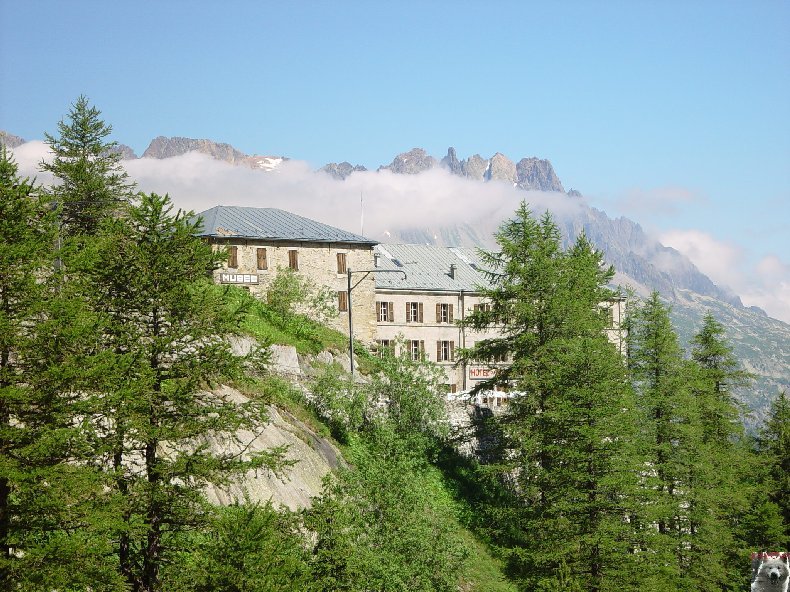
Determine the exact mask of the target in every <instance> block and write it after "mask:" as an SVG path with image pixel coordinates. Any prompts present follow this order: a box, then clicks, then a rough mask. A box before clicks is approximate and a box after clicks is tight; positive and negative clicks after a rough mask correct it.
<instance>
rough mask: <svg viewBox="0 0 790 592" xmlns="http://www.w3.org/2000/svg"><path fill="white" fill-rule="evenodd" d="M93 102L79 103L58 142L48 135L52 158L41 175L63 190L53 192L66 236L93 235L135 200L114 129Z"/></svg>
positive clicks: (61, 125) (61, 128) (82, 100)
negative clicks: (50, 177)
mask: <svg viewBox="0 0 790 592" xmlns="http://www.w3.org/2000/svg"><path fill="white" fill-rule="evenodd" d="M100 115H101V111H99V110H98V109H97V108H96V107H92V106H90V104H89V103H88V99H87V98H86V97H85V96H84V95H81V96H80V97H78V98H77V100H76V101H75V102H74V104H73V105H72V106H71V109H70V111H69V114H68V120H61V121H60V123H59V124H58V132H59V136H58V137H55V136H52V135H50V134H45V138H46V141H47V144H49V147H50V149H51V150H52V152H53V155H54V157H53V159H52V161H51V162H47V161H43V162H42V163H41V170H42V171H46V172H49V173H52V174H53V175H54V176H55V179H56V181H57V182H58V184H56V185H54V186H53V187H52V188H51V189H50V195H51V198H52V200H53V201H54V202H56V203H57V204H58V205H60V206H61V229H62V231H63V232H64V234H65V235H66V236H76V235H81V234H87V235H91V234H94V233H95V232H96V230H97V229H98V227H99V224H100V223H101V221H102V220H103V219H104V218H106V217H107V216H111V215H113V214H117V213H119V212H120V211H123V209H124V208H125V207H126V205H127V204H128V202H129V201H130V200H131V198H132V187H133V185H132V183H130V182H129V179H128V175H127V174H126V172H125V171H124V169H123V166H122V165H121V153H120V152H119V151H118V150H117V146H118V144H117V142H110V141H107V137H108V136H109V135H110V134H111V133H112V126H110V125H108V124H106V123H105V122H104V121H103V120H102V119H101V118H100Z"/></svg>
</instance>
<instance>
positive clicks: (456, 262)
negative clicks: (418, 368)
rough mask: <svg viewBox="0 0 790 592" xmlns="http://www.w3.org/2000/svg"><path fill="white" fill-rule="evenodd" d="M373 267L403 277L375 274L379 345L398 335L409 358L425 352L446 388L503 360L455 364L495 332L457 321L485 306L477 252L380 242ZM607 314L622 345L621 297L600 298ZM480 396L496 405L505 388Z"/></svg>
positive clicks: (465, 386) (462, 387) (466, 385)
mask: <svg viewBox="0 0 790 592" xmlns="http://www.w3.org/2000/svg"><path fill="white" fill-rule="evenodd" d="M375 254H376V261H375V265H376V267H377V268H378V269H388V270H390V269H396V270H401V271H404V272H405V273H406V276H405V278H404V276H403V275H402V274H395V273H381V274H377V276H376V302H375V310H376V319H377V322H378V331H377V335H378V337H377V339H378V345H379V347H389V346H392V345H393V344H394V342H395V340H396V339H397V338H398V336H402V337H403V339H404V340H405V347H407V348H408V349H409V351H410V353H411V355H412V356H413V357H415V358H416V357H417V356H419V355H424V356H425V357H426V358H427V359H429V360H431V361H432V362H436V363H437V364H438V365H439V366H440V367H441V368H442V369H443V371H444V374H445V380H446V389H447V392H449V393H455V392H464V391H468V390H471V389H472V388H473V387H474V386H475V384H476V383H477V382H479V381H482V380H485V379H487V378H491V377H492V376H493V374H494V373H495V372H496V371H497V368H498V367H501V366H505V365H507V360H501V361H498V362H495V363H488V362H481V363H471V364H461V363H457V362H456V359H455V350H456V349H457V348H459V347H460V348H470V347H472V346H473V345H474V344H475V343H476V342H477V341H479V340H481V339H486V338H491V337H497V336H499V329H498V328H496V327H492V328H490V329H487V330H486V331H484V332H481V331H473V330H471V329H464V328H462V327H459V326H458V325H457V324H456V322H455V321H457V320H461V319H463V318H464V316H465V315H467V314H468V313H469V312H471V311H473V310H475V308H476V307H478V306H487V305H488V304H487V303H486V301H485V300H484V299H483V298H482V297H481V296H480V288H481V286H486V285H487V280H486V277H485V275H484V274H483V271H482V262H481V261H480V259H479V257H478V254H477V251H476V250H474V249H467V248H460V247H449V248H448V247H437V246H431V245H402V244H379V245H377V246H376V247H375ZM601 306H602V307H605V308H608V309H609V311H610V314H611V324H610V329H608V330H607V333H608V336H609V339H610V340H611V341H612V342H613V343H615V345H618V347H620V348H621V350H622V346H623V340H622V336H621V333H620V324H621V321H622V314H623V312H624V308H623V301H622V300H620V299H616V300H613V301H611V302H604V303H601ZM480 396H481V397H483V400H481V401H479V402H482V403H484V404H488V405H489V406H498V405H499V404H501V403H502V402H504V401H506V400H507V398H508V395H507V393H504V392H502V393H501V392H498V391H497V392H493V393H486V394H483V395H480Z"/></svg>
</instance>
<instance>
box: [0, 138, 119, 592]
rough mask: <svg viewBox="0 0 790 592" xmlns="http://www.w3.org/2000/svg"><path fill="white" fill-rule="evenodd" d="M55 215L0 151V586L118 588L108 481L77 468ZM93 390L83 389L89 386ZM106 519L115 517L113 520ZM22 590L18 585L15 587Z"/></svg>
mask: <svg viewBox="0 0 790 592" xmlns="http://www.w3.org/2000/svg"><path fill="white" fill-rule="evenodd" d="M54 237H55V215H54V211H53V209H52V207H51V205H50V204H49V203H48V200H47V199H46V197H45V196H44V194H43V191H41V190H40V189H39V188H37V187H35V186H34V185H33V184H32V183H31V182H30V181H29V180H28V179H21V178H19V177H18V175H17V167H16V164H15V163H14V162H13V160H12V158H11V156H10V154H9V153H8V152H7V151H6V149H5V147H3V148H2V153H0V414H1V415H2V419H1V420H0V542H1V543H2V548H3V556H2V558H0V582H2V587H3V588H4V589H5V588H7V589H12V588H13V589H20V590H39V589H63V588H64V587H66V586H67V585H83V586H86V585H87V586H95V587H101V588H102V589H106V590H112V589H118V585H119V584H120V581H119V579H118V578H117V577H116V576H115V573H114V569H113V568H112V566H111V565H110V563H109V561H107V553H108V551H109V548H108V545H107V544H106V541H105V540H102V538H101V537H100V536H94V535H95V534H96V532H95V530H94V529H93V528H92V526H93V523H94V518H97V517H98V516H99V515H101V514H103V510H102V504H98V505H95V502H96V500H97V499H98V498H100V497H101V495H100V494H101V483H100V482H99V481H98V480H97V479H95V476H94V475H93V473H92V471H90V470H89V469H88V468H87V467H85V466H84V465H81V464H79V463H78V462H77V463H75V462H74V461H79V460H81V459H84V458H85V456H84V453H85V452H86V450H85V444H86V442H85V439H84V437H83V436H84V434H83V432H82V431H81V429H80V425H79V423H77V422H75V416H76V414H77V413H78V410H77V409H75V408H74V407H73V403H74V399H75V396H74V392H75V391H77V390H78V389H79V384H80V382H79V381H78V380H75V379H74V374H78V373H79V369H80V368H81V365H80V363H79V362H80V360H78V359H76V358H75V357H74V352H75V350H82V347H81V346H79V345H78V344H79V342H80V341H82V340H83V339H84V338H87V339H88V340H90V330H89V329H90V327H88V326H87V325H86V324H85V323H84V322H80V323H77V322H74V321H75V319H76V318H78V317H79V315H78V314H76V313H77V309H78V308H79V307H78V305H77V303H76V302H75V301H74V300H72V299H70V298H69V297H68V296H67V294H65V293H64V292H62V291H60V290H55V289H54V287H55V286H57V285H59V282H58V279H57V277H56V276H57V274H56V273H55V272H54V271H53V264H54V250H53V246H54ZM82 384H84V383H82ZM105 517H106V515H105ZM12 583H13V584H12Z"/></svg>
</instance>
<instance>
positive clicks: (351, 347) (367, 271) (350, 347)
mask: <svg viewBox="0 0 790 592" xmlns="http://www.w3.org/2000/svg"><path fill="white" fill-rule="evenodd" d="M352 273H364V274H365V275H363V276H362V277H361V278H359V280H357V283H356V284H354V285H353V286H352V285H351V274H352ZM371 273H402V274H403V279H404V280H405V279H406V277H407V276H406V272H405V271H403V270H401V269H359V270H357V271H351V268H348V269H347V270H346V274H347V276H348V359H349V361H350V362H351V379H352V380H353V379H354V331H353V324H352V322H351V311H352V310H353V308H352V307H351V290H353V289H354V288H356V287H357V286H358V285H359V284H360V283H361V282H362V280H364V279H365V278H366V277H368V276H369V275H370V274H371Z"/></svg>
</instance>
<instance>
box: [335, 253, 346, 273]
mask: <svg viewBox="0 0 790 592" xmlns="http://www.w3.org/2000/svg"><path fill="white" fill-rule="evenodd" d="M337 273H346V254H345V253H338V254H337Z"/></svg>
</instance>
